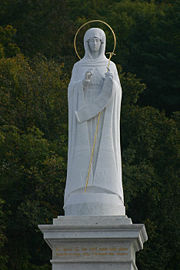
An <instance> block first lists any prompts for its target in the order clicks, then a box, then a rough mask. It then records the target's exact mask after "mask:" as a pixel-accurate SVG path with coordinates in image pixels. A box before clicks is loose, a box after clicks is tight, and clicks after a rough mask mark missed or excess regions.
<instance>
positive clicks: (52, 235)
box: [39, 216, 147, 270]
mask: <svg viewBox="0 0 180 270" xmlns="http://www.w3.org/2000/svg"><path fill="white" fill-rule="evenodd" d="M39 228H40V230H41V231H42V233H43V234H44V239H45V241H46V242H47V244H48V245H49V246H50V248H51V249H52V260H51V263H52V270H71V269H73V270H114V269H121V270H137V267H136V264H135V253H136V252H137V251H139V250H140V249H143V243H144V242H145V241H147V234H146V229H145V226H144V225H143V224H132V221H131V219H129V218H127V216H101V217H97V216H90V217H89V216H60V217H58V218H56V219H54V220H53V224H52V225H39Z"/></svg>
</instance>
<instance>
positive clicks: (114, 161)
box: [64, 28, 125, 216]
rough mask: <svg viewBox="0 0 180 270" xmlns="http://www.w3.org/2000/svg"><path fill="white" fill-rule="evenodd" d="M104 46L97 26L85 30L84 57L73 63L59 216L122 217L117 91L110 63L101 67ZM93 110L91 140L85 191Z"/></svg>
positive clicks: (116, 77)
mask: <svg viewBox="0 0 180 270" xmlns="http://www.w3.org/2000/svg"><path fill="white" fill-rule="evenodd" d="M105 47H106V36H105V33H104V31H103V30H101V29H99V28H91V29H89V30H88V31H87V32H86V33H85V36H84V48H85V56H84V57H83V58H82V59H81V60H80V61H78V62H77V63H75V65H74V67H73V71H72V77H71V81H70V84H69V87H68V105H69V145H68V169H67V181H66V188H65V199H64V210H65V215H73V216H81V215H87V216H109V215H125V208H124V199H123V188H122V173H121V152H120V107H121V96H122V90H121V85H120V81H119V77H118V73H117V69H116V66H115V64H114V63H113V62H112V61H111V62H110V66H109V70H107V66H108V59H107V58H106V56H105ZM99 112H101V116H100V122H99V127H98V133H97V139H96V143H95V148H94V154H93V159H92V166H91V170H90V175H89V179H88V185H87V189H86V190H85V186H86V181H87V174H88V168H89V162H90V156H91V151H92V147H93V142H94V136H95V132H96V126H97V121H98V114H99Z"/></svg>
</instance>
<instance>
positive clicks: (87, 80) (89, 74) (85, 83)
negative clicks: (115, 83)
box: [83, 71, 93, 87]
mask: <svg viewBox="0 0 180 270" xmlns="http://www.w3.org/2000/svg"><path fill="white" fill-rule="evenodd" d="M92 75H93V74H92V71H87V72H86V73H85V78H84V80H83V86H84V87H86V86H87V85H88V84H89V83H90V80H91V77H92Z"/></svg>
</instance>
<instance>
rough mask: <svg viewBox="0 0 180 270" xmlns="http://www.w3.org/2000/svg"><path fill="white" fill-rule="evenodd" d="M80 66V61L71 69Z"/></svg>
mask: <svg viewBox="0 0 180 270" xmlns="http://www.w3.org/2000/svg"><path fill="white" fill-rule="evenodd" d="M80 65H81V60H79V61H77V62H76V63H75V64H74V66H73V68H78V67H79V66H80Z"/></svg>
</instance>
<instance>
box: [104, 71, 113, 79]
mask: <svg viewBox="0 0 180 270" xmlns="http://www.w3.org/2000/svg"><path fill="white" fill-rule="evenodd" d="M105 79H110V80H111V81H112V80H113V74H112V73H111V72H110V71H109V70H108V71H107V72H106V73H105Z"/></svg>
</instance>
